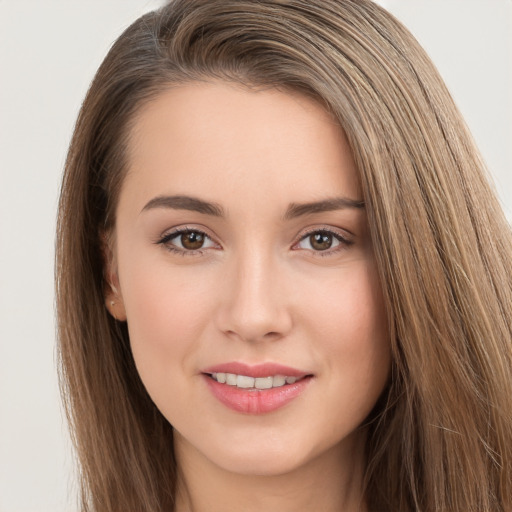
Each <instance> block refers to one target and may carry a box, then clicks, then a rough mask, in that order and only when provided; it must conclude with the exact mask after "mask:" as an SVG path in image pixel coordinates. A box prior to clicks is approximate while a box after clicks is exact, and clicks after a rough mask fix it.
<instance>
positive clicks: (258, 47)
mask: <svg viewBox="0 0 512 512" xmlns="http://www.w3.org/2000/svg"><path fill="white" fill-rule="evenodd" d="M483 168H484V166H483V164H482V162H481V160H480V158H479V156H478V153H477V151H476V149H475V148H474V147H473V145H472V142H471V138H470V136H469V134H468V133H467V131H466V128H465V126H464V123H463V121H462V119H461V117H460V115H459V113H458V112H457V110H456V108H455V106H454V105H453V102H452V100H451V98H450V96H449V93H448V92H447V90H446V88H445V86H444V85H443V83H442V81H441V79H440V78H439V76H438V74H437V72H436V70H435V69H434V67H433V65H432V64H431V63H430V61H429V60H428V58H427V57H426V56H425V54H424V52H423V51H422V50H421V48H419V46H418V44H417V42H416V41H415V40H414V39H413V38H412V36H411V35H410V34H409V33H408V32H407V31H406V30H405V29H404V28H403V27H402V26H401V25H400V24H399V23H398V22H397V21H396V20H395V19H394V18H392V17H391V16H390V15H389V14H388V13H386V12H385V11H384V10H382V9H381V8H379V7H378V6H376V5H374V4H373V3H371V2H369V1H367V0H343V1H341V0H327V1H325V0H324V1H321V2H320V1H309V0H308V1H305V0H289V1H280V0H279V1H278V0H272V1H270V0H262V1H258V2H254V1H249V0H229V1H226V0H222V1H220V0H218V1H217V0H213V1H212V0H209V1H204V0H177V1H175V2H172V3H171V4H170V5H168V6H166V7H164V8H162V9H161V10H160V11H157V12H154V13H150V14H148V15H146V16H143V17H142V18H140V19H139V20H137V21H136V22H135V23H134V24H133V25H132V26H131V27H130V28H128V29H127V31H126V32H125V33H124V34H123V35H122V36H121V37H120V38H119V40H118V41H117V42H116V43H115V44H114V46H113V48H112V49H111V51H110V53H109V55H108V56H107V57H106V59H105V61H104V63H103V64H102V66H101V67H100V69H99V71H98V73H97V75H96V78H95V79H94V81H93V84H92V85H91V88H90V90H89V93H88V95H87V97H86V99H85V102H84V104H83V107H82V110H81V113H80V116H79V119H78V122H77V126H76V129H75V134H74V137H73V141H72V143H71V147H70V150H69V156H68V160H67V164H66V173H65V176H64V181H63V188H62V195H61V203H60V215H59V226H58V233H59V234H58V244H57V293H58V314H59V333H60V354H61V368H62V383H63V391H64V396H65V400H66V405H67V411H68V416H69V420H70V422H71V425H72V431H73V435H74V441H75V445H76V449H77V452H78V456H79V460H80V467H81V475H82V507H83V509H84V510H98V511H99V510H101V511H106V510H111V511H113V510H144V511H163V510H175V511H177V512H183V511H188V510H194V511H195V510H198V511H202V510H208V511H228V510H248V511H250V510H292V509H293V510H295V511H296V510H326V511H331V510H332V511H334V510H350V511H352V510H358V511H398V510H399V511H413V510H422V511H434V510H435V511H440V510H446V511H498V510H502V511H505V510H510V509H512V378H511V373H512V349H511V339H512V319H511V315H510V313H509V310H510V305H511V304H512V278H511V276H512V244H511V234H510V228H509V226H508V225H507V223H506V221H505V219H504V216H503V214H502V212H501V211H500V208H499V206H498V203H497V201H496V199H495V197H494V195H493V192H492V191H491V190H490V187H489V185H488V184H487V182H486V179H485V176H484V170H483Z"/></svg>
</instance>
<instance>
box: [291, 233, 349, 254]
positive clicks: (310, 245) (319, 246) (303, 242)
mask: <svg viewBox="0 0 512 512" xmlns="http://www.w3.org/2000/svg"><path fill="white" fill-rule="evenodd" d="M351 243H352V242H350V241H349V240H347V239H346V238H345V237H343V236H342V235H341V234H339V233H335V232H333V231H329V230H327V229H317V230H315V231H311V232H309V233H307V234H306V235H305V236H303V237H302V238H301V239H300V241H299V242H298V243H297V244H296V245H295V248H297V249H306V250H309V251H314V252H329V253H332V252H336V251H337V250H339V249H342V248H344V247H346V246H349V245H351Z"/></svg>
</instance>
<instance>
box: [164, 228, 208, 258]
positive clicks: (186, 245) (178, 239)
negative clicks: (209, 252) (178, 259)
mask: <svg viewBox="0 0 512 512" xmlns="http://www.w3.org/2000/svg"><path fill="white" fill-rule="evenodd" d="M158 243H159V244H161V245H164V246H165V247H166V248H168V249H169V250H171V251H175V252H179V253H182V254H185V253H195V252H196V251H201V250H203V249H209V248H212V247H217V244H215V242H214V241H213V240H212V239H211V238H210V237H209V236H208V235H207V234H206V233H204V232H203V231H200V230H198V229H189V228H186V229H179V230H175V231H173V232H171V233H169V234H167V235H165V236H163V237H162V239H161V240H159V241H158Z"/></svg>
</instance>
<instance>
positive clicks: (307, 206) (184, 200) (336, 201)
mask: <svg viewBox="0 0 512 512" xmlns="http://www.w3.org/2000/svg"><path fill="white" fill-rule="evenodd" d="M155 208H172V209H174V210H189V211H193V212H198V213H202V214H204V215H212V216H214V217H225V212H224V209H223V208H222V206H220V205H219V204H217V203H212V202H209V201H204V200H202V199H198V198H197V197H191V196H183V195H177V196H157V197H154V198H153V199H151V201H149V202H148V203H147V204H146V205H145V206H144V208H142V212H144V211H147V210H152V209H155ZM346 208H355V209H362V208H364V201H361V200H355V199H349V198H347V197H334V198H330V199H324V200H322V201H315V202H311V203H291V204H290V205H289V206H288V208H287V210H286V213H285V214H284V219H285V220H290V219H295V218H297V217H302V216H303V215H311V214H315V213H322V212H329V211H335V210H343V209H346Z"/></svg>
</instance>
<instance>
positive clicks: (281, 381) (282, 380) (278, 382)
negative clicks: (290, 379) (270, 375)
mask: <svg viewBox="0 0 512 512" xmlns="http://www.w3.org/2000/svg"><path fill="white" fill-rule="evenodd" d="M285 384H286V377H285V376H284V375H276V376H275V377H274V380H273V382H272V387H274V388H280V387H281V386H284V385H285Z"/></svg>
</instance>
